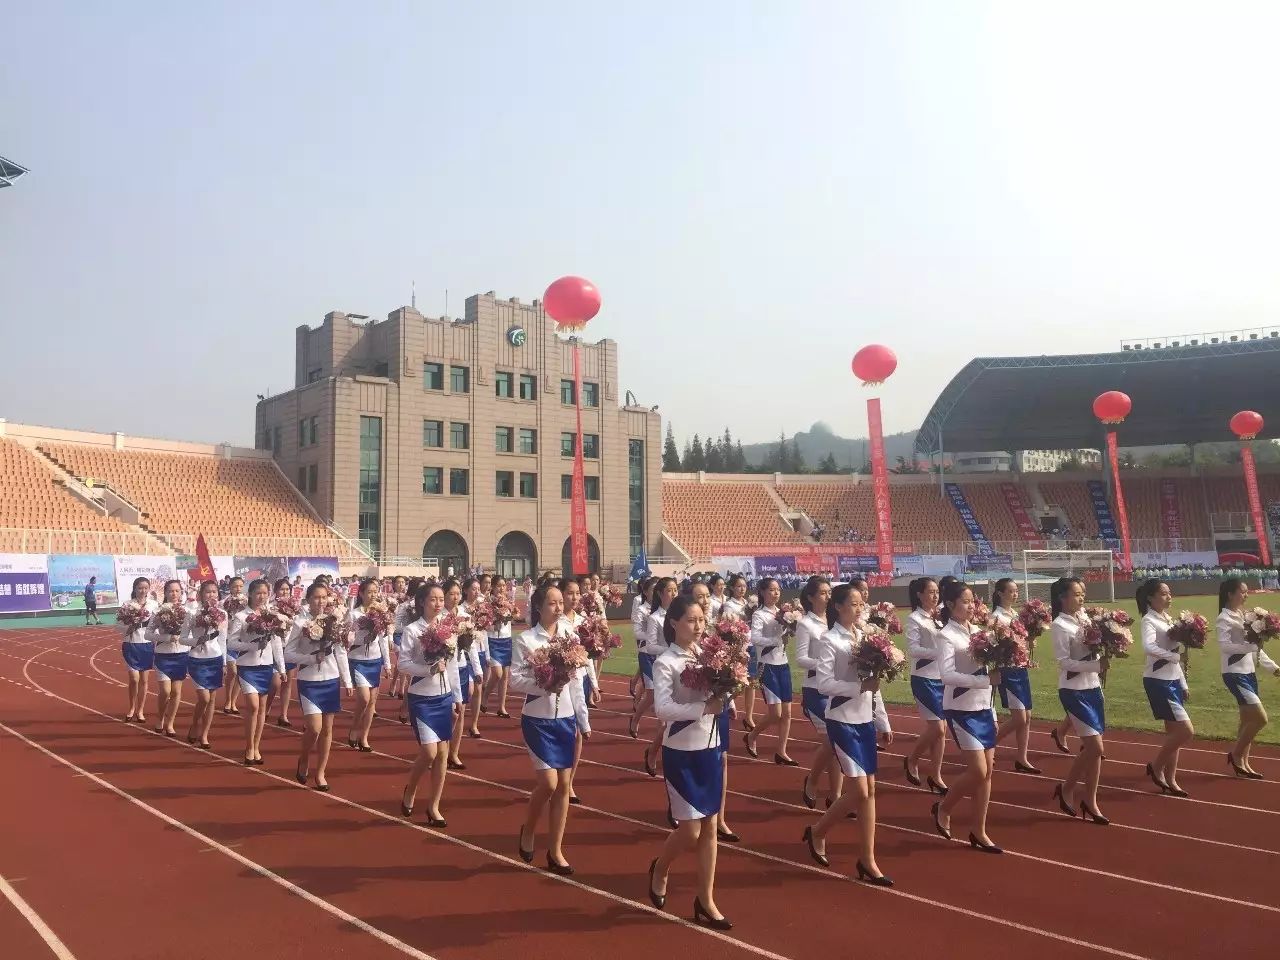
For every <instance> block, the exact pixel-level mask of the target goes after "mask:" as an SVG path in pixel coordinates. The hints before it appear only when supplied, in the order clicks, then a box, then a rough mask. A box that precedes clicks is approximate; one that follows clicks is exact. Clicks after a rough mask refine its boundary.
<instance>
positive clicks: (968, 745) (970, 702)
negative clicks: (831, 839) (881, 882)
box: [933, 580, 1004, 853]
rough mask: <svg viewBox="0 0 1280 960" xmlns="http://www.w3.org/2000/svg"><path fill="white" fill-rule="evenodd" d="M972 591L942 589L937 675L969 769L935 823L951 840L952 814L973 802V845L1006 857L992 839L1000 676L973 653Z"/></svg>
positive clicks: (960, 586) (956, 584) (957, 584)
mask: <svg viewBox="0 0 1280 960" xmlns="http://www.w3.org/2000/svg"><path fill="white" fill-rule="evenodd" d="M973 611H974V598H973V591H972V590H971V589H969V586H968V585H967V584H965V583H962V582H961V581H959V580H955V581H952V582H951V583H948V584H947V585H946V586H945V587H943V589H942V611H941V614H940V616H941V620H942V624H943V626H942V630H941V632H940V633H939V634H938V674H939V676H940V677H941V679H942V712H943V716H944V717H945V718H946V721H947V726H948V727H950V728H951V736H952V737H954V738H955V741H956V746H958V747H959V748H960V752H961V754H962V755H963V756H964V763H965V771H964V773H963V774H961V775H960V779H959V780H957V781H956V782H955V783H953V784H952V785H951V789H950V790H948V791H947V794H946V796H944V797H943V798H942V800H941V801H940V802H938V803H935V804H934V805H933V824H934V827H935V828H936V829H937V831H938V833H940V834H941V835H942V836H944V837H946V838H947V839H948V840H950V839H951V812H952V811H953V810H954V809H955V808H956V806H958V805H959V803H960V801H961V800H962V799H963V798H965V797H970V798H971V799H972V806H971V810H970V813H971V815H972V819H971V820H970V829H969V845H970V846H971V847H972V848H973V849H975V850H981V851H982V852H983V853H1004V850H1002V849H1001V848H1000V847H998V846H996V845H995V844H994V843H992V842H991V838H990V837H989V836H987V807H988V806H989V805H990V803H991V764H992V761H993V760H994V758H995V752H996V749H995V748H996V717H995V711H994V710H992V709H991V691H992V688H993V687H995V686H998V685H999V683H1000V678H999V676H998V672H997V675H996V676H990V675H988V673H987V670H986V668H985V667H983V666H982V664H980V663H979V662H978V661H977V660H976V659H974V657H973V654H972V653H970V651H969V641H970V638H971V636H972V634H973V633H974V628H973V625H972V623H971V620H972V619H973Z"/></svg>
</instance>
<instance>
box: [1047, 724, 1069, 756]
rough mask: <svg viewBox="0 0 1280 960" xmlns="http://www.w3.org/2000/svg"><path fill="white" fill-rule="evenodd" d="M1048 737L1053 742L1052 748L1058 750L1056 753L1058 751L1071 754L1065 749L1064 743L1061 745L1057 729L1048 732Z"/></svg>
mask: <svg viewBox="0 0 1280 960" xmlns="http://www.w3.org/2000/svg"><path fill="white" fill-rule="evenodd" d="M1049 737H1050V738H1051V739H1052V740H1053V743H1054V746H1056V747H1057V748H1058V751H1059V752H1060V753H1070V752H1071V751H1070V750H1068V749H1067V745H1066V744H1065V743H1063V742H1062V738H1061V737H1059V736H1058V728H1057V727H1054V728H1053V729H1052V730H1050V731H1049Z"/></svg>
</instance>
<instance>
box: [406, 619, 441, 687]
mask: <svg viewBox="0 0 1280 960" xmlns="http://www.w3.org/2000/svg"><path fill="white" fill-rule="evenodd" d="M414 623H417V621H416V620H415V621H414ZM418 650H419V647H418V631H417V630H415V629H413V624H409V625H408V626H407V627H405V629H404V633H402V634H400V668H399V669H400V672H401V673H403V674H407V675H408V676H410V677H429V676H431V675H432V674H434V673H435V665H434V664H432V665H430V666H429V665H427V664H426V663H425V662H424V661H423V660H422V659H420V658H419V656H418Z"/></svg>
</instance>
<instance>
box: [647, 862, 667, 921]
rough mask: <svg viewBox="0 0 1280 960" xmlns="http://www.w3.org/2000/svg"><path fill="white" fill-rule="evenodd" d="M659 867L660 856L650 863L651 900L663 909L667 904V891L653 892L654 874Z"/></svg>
mask: <svg viewBox="0 0 1280 960" xmlns="http://www.w3.org/2000/svg"><path fill="white" fill-rule="evenodd" d="M657 869H658V858H657V857H654V858H653V863H651V864H649V902H650V903H652V904H653V905H654V906H655V907H657V908H658V909H659V910H661V909H662V908H663V907H665V906H666V905H667V895H666V894H665V893H661V894H659V893H654V892H653V874H654V871H655V870H657Z"/></svg>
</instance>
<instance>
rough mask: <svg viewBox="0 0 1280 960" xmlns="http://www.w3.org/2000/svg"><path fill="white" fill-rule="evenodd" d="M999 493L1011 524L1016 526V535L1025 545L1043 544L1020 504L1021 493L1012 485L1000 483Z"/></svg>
mask: <svg viewBox="0 0 1280 960" xmlns="http://www.w3.org/2000/svg"><path fill="white" fill-rule="evenodd" d="M1000 493H1001V494H1002V495H1003V496H1004V502H1005V505H1006V506H1007V507H1008V508H1009V514H1010V515H1011V516H1012V517H1013V522H1014V523H1015V524H1017V526H1018V535H1019V536H1021V537H1022V539H1023V540H1025V541H1026V542H1027V543H1043V542H1044V538H1043V537H1041V536H1040V531H1039V530H1037V529H1036V525H1035V524H1034V523H1032V522H1031V514H1029V513H1027V507H1026V505H1025V504H1024V503H1023V502H1022V493H1021V492H1020V491H1019V490H1018V488H1017V487H1016V486H1014V485H1013V484H1012V483H1002V484H1000Z"/></svg>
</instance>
